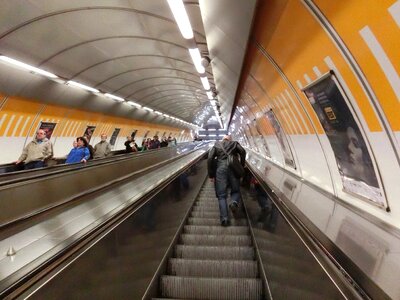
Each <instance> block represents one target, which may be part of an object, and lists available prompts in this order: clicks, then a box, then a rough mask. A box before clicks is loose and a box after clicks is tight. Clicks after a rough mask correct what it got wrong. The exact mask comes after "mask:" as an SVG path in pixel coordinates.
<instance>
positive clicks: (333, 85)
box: [303, 74, 386, 206]
mask: <svg viewBox="0 0 400 300" xmlns="http://www.w3.org/2000/svg"><path fill="white" fill-rule="evenodd" d="M303 91H304V93H305V94H306V96H307V98H308V100H309V101H310V103H311V105H312V107H313V108H314V110H315V112H316V114H317V115H318V118H319V120H320V122H321V124H322V126H323V128H324V129H325V132H326V135H327V137H328V140H329V143H330V144H331V146H332V150H333V152H334V154H335V158H336V163H337V166H338V169H339V173H340V175H341V178H342V182H343V187H344V190H345V191H346V192H349V193H353V194H356V195H359V196H362V197H363V198H367V199H369V200H371V201H373V202H375V203H376V204H378V205H379V206H385V203H386V202H385V199H384V193H383V191H382V189H381V187H380V183H379V180H378V176H377V172H376V170H375V167H374V162H373V160H372V156H371V154H370V151H369V149H368V146H367V143H366V140H365V139H364V137H363V135H362V133H361V130H360V127H359V125H358V124H357V122H356V120H355V119H354V116H353V114H352V112H351V111H350V108H349V106H348V104H347V101H346V99H345V95H344V93H342V92H341V90H340V89H339V86H338V82H337V79H336V77H335V76H334V75H333V74H327V75H326V76H324V77H322V79H321V80H319V81H318V82H316V83H315V84H312V85H311V86H308V87H306V88H305V89H304V90H303Z"/></svg>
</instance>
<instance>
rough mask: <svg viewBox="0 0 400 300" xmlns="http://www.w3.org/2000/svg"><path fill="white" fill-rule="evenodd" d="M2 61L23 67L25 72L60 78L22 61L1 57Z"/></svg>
mask: <svg viewBox="0 0 400 300" xmlns="http://www.w3.org/2000/svg"><path fill="white" fill-rule="evenodd" d="M0 60H2V61H5V62H8V63H10V64H12V65H14V66H18V67H21V68H23V69H25V70H28V71H31V72H34V73H37V74H40V75H43V76H46V77H50V78H58V76H57V75H54V74H53V73H50V72H47V71H45V70H42V69H39V68H36V67H34V66H31V65H28V64H26V63H23V62H21V61H18V60H15V59H12V58H9V57H8V56H3V55H0Z"/></svg>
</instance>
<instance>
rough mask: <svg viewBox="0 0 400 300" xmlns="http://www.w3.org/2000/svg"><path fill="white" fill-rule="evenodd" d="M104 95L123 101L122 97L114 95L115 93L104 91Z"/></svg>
mask: <svg viewBox="0 0 400 300" xmlns="http://www.w3.org/2000/svg"><path fill="white" fill-rule="evenodd" d="M104 96H106V97H108V98H111V99H114V100H117V101H120V102H122V101H125V99H124V98H121V97H118V96H115V95H113V94H109V93H105V94H104Z"/></svg>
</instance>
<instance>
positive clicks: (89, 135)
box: [83, 125, 96, 143]
mask: <svg viewBox="0 0 400 300" xmlns="http://www.w3.org/2000/svg"><path fill="white" fill-rule="evenodd" d="M95 129H96V126H89V125H88V126H86V129H85V132H84V134H83V136H85V137H86V138H87V140H88V143H90V139H91V138H92V135H93V132H94V130H95Z"/></svg>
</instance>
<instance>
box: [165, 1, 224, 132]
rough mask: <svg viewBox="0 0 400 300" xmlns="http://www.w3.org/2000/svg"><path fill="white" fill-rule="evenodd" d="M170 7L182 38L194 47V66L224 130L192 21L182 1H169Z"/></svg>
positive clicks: (192, 54)
mask: <svg viewBox="0 0 400 300" xmlns="http://www.w3.org/2000/svg"><path fill="white" fill-rule="evenodd" d="M168 5H169V7H170V9H171V11H172V14H173V15H174V18H175V21H176V23H177V24H178V27H179V30H180V32H181V34H182V36H183V37H184V38H185V39H187V40H190V41H191V43H192V45H193V48H189V54H190V57H191V58H192V60H193V64H194V66H195V68H196V70H197V72H198V73H199V74H200V80H201V83H202V85H203V87H204V89H205V90H206V94H207V97H208V99H209V100H210V103H211V106H212V108H213V109H214V113H215V116H216V117H217V119H218V122H219V124H220V126H221V128H223V125H222V119H221V113H220V112H219V110H218V106H217V101H216V100H215V99H214V95H213V92H212V91H211V87H210V83H209V81H208V78H207V75H206V74H205V72H206V70H205V68H204V66H203V65H202V57H201V54H200V50H199V48H198V47H197V44H196V41H195V40H194V34H193V30H192V25H191V24H190V20H189V17H188V15H187V13H186V9H185V6H184V4H183V1H182V0H168Z"/></svg>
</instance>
